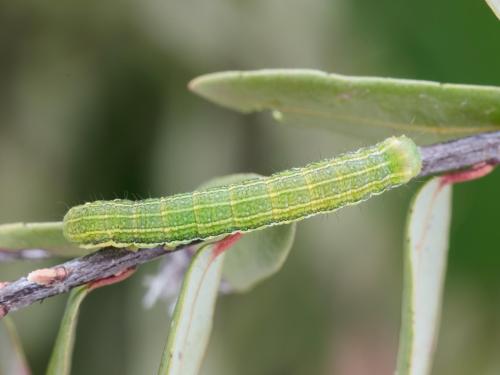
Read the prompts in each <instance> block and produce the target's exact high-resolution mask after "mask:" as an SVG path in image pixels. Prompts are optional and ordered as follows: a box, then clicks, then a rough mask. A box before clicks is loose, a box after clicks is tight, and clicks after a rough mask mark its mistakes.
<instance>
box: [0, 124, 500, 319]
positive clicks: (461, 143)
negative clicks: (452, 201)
mask: <svg viewBox="0 0 500 375" xmlns="http://www.w3.org/2000/svg"><path fill="white" fill-rule="evenodd" d="M420 149H421V153H422V159H423V169H422V172H421V173H420V176H429V175H432V174H438V173H443V172H448V171H454V170H460V169H466V168H468V167H471V166H474V165H477V164H480V163H489V164H498V163H500V131H499V132H493V133H483V134H479V135H474V136H471V137H466V138H462V139H458V140H454V141H450V142H445V143H439V144H434V145H431V146H425V147H421V148H420ZM180 249H181V248H179V249H176V250H180ZM170 251H171V250H170ZM170 251H166V250H164V249H163V248H161V247H157V248H153V249H141V250H138V251H128V250H123V249H114V248H107V249H103V250H100V251H98V252H96V253H93V254H90V255H87V256H84V257H81V258H76V259H72V260H70V261H67V262H65V263H62V264H60V265H58V266H54V267H53V269H57V270H64V272H63V274H64V278H62V279H59V280H56V281H54V282H53V283H50V284H48V285H40V284H36V283H33V282H30V281H28V279H27V278H26V277H22V278H20V279H18V280H16V281H14V282H12V283H10V284H8V285H6V286H3V287H1V286H0V318H1V317H2V316H4V315H5V314H7V313H8V312H9V311H14V310H17V309H20V308H22V307H26V306H29V305H31V304H33V303H35V302H37V301H42V300H44V299H45V298H48V297H51V296H54V295H57V294H61V293H65V292H67V291H69V290H70V289H71V288H74V287H76V286H79V285H83V284H87V283H90V282H92V281H96V280H99V279H103V278H106V277H110V276H113V275H116V274H118V273H120V272H122V271H124V270H126V269H128V268H131V267H135V266H137V265H140V264H143V263H145V262H148V261H150V260H153V259H155V258H158V257H160V256H162V255H165V254H168V253H169V252H170Z"/></svg>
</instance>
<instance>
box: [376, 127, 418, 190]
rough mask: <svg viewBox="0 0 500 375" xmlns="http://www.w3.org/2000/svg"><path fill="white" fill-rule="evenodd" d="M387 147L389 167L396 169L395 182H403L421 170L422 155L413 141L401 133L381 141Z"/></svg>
mask: <svg viewBox="0 0 500 375" xmlns="http://www.w3.org/2000/svg"><path fill="white" fill-rule="evenodd" d="M383 144H384V145H383V147H387V155H388V159H389V162H390V164H391V168H392V170H394V171H397V181H394V182H395V183H397V184H404V183H407V182H408V181H410V180H411V179H412V178H414V177H416V176H418V174H419V173H420V171H421V170H422V155H421V154H420V149H419V147H418V146H417V145H416V144H415V142H414V141H413V140H412V139H411V138H409V137H407V136H405V135H402V136H400V137H391V138H388V139H386V140H385V141H384V142H383Z"/></svg>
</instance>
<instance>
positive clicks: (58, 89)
mask: <svg viewBox="0 0 500 375" xmlns="http://www.w3.org/2000/svg"><path fill="white" fill-rule="evenodd" d="M499 41H500V22H498V20H497V19H496V18H495V16H494V15H493V13H492V12H491V11H490V10H489V8H488V7H487V5H486V3H484V2H483V1H477V0H441V1H431V0H421V1H406V0H405V1H396V0H378V1H369V0H365V1H362V0H308V1H299V0H252V1H243V0H185V1H180V0H178V1H175V0H170V1H168V0H141V1H138V0H135V1H134V0H128V1H127V0H124V1H112V0H108V1H95V0H89V1H86V2H56V3H47V2H40V1H34V0H25V1H22V2H15V1H12V2H7V1H2V2H1V3H0V181H1V183H0V222H14V221H49V220H60V218H61V217H62V216H63V214H64V213H65V211H66V209H67V208H68V207H70V206H72V205H74V204H78V203H81V202H84V201H87V200H93V199H100V198H116V197H129V198H136V197H139V198H144V197H150V196H161V195H167V194H171V193H176V192H182V191H189V190H192V189H194V188H195V187H196V186H197V185H199V184H200V183H202V182H204V181H206V180H208V179H210V178H212V177H214V176H220V175H224V174H230V173H236V172H257V173H261V174H270V173H272V172H275V171H279V170H281V169H284V168H288V167H292V166H300V165H303V164H306V163H307V162H309V161H314V160H317V159H321V158H323V157H327V156H332V155H335V154H337V153H339V152H341V151H345V150H348V149H353V148H356V147H359V146H361V145H366V144H367V140H366V139H360V138H354V137H347V136H345V135H338V134H333V133H327V132H325V131H320V130H318V131H315V130H311V129H305V128H298V127H297V128H294V127H286V126H280V125H276V124H274V123H273V122H272V120H271V118H270V116H269V115H267V114H262V115H247V116H244V115H240V114H237V113H232V112H229V111H227V110H224V109H222V108H218V107H215V106H214V105H212V104H210V103H208V102H205V101H203V100H202V99H200V98H198V97H196V96H195V95H193V94H191V93H189V92H188V91H187V89H186V84H187V82H188V81H189V80H190V79H191V78H194V77H195V76H197V75H200V74H203V73H208V72H213V71H221V70H229V69H232V70H234V69H258V68H273V67H275V68H283V67H291V68H293V67H296V68H315V69H321V70H325V71H332V72H337V73H344V74H353V75H377V76H392V77H400V78H412V79H431V80H438V81H446V82H456V83H475V84H491V85H500V69H499V67H500V48H499ZM370 143H372V141H370ZM499 183H500V173H499V172H498V171H497V172H496V173H494V174H493V175H491V176H489V177H487V178H484V179H482V180H479V181H475V182H470V183H468V184H464V185H460V186H457V187H456V188H455V190H454V217H453V226H452V237H451V248H450V261H449V273H448V275H447V280H446V290H445V301H444V307H443V322H442V327H441V334H440V338H439V343H438V349H437V356H436V361H435V366H434V373H435V374H498V373H500V357H499V356H498V355H497V353H498V351H499V349H500V272H498V271H499V269H500V253H499V251H498V250H499V244H500V230H499V224H500V215H499V212H500V200H499V199H498V191H499V189H498V186H499ZM416 185H418V184H413V186H412V187H411V188H401V189H398V190H395V191H393V192H391V193H389V194H385V195H383V196H381V197H377V198H375V199H373V200H370V201H369V202H367V203H365V204H362V205H359V206H356V207H354V208H349V209H346V210H343V211H341V212H338V213H335V214H330V215H327V216H321V217H317V218H314V219H311V220H308V221H307V222H303V223H301V224H300V225H299V230H298V235H297V241H296V244H295V245H294V248H293V250H292V253H291V256H290V258H289V259H288V261H287V262H286V263H285V266H284V268H283V269H282V271H281V272H279V273H278V274H277V275H275V276H274V277H273V278H271V279H270V280H268V281H266V282H264V283H262V284H260V285H259V286H258V287H257V288H255V289H254V290H253V291H252V292H250V293H248V294H244V295H231V296H225V297H222V298H220V299H219V302H218V306H217V311H216V319H215V326H214V332H213V335H212V339H211V342H210V347H209V351H208V353H207V358H206V361H205V365H204V369H203V373H204V374H218V375H219V374H221V375H224V374H241V375H246V374H266V375H267V374H268V375H274V374H277V375H278V374H349V375H351V374H390V373H392V371H393V369H394V363H395V357H396V352H397V343H398V329H399V323H400V302H401V301H400V300H401V288H402V285H401V280H402V239H403V228H404V220H405V214H406V209H407V205H408V201H409V199H410V197H411V194H412V192H413V191H414V188H415V187H416ZM495 193H497V194H495ZM43 264H53V263H50V262H45V263H42V264H40V263H37V264H33V263H31V264H29V263H19V262H17V263H9V264H0V280H9V279H14V278H16V277H19V276H20V275H22V274H24V273H26V272H28V271H29V270H31V269H33V268H34V267H39V266H42V265H43ZM157 267H158V265H157V263H151V264H148V265H147V266H145V267H142V268H141V269H140V270H139V272H137V274H136V275H135V276H134V277H133V278H132V279H130V280H128V281H126V282H124V283H122V284H120V285H116V286H112V287H109V288H105V289H103V290H98V291H96V292H94V293H93V294H92V295H91V296H90V297H89V298H88V299H87V300H86V301H85V303H84V306H83V309H82V314H81V319H80V323H79V327H78V336H77V342H76V348H75V350H76V351H75V358H74V364H73V373H74V374H89V373H92V374H153V373H156V369H157V367H158V363H159V360H160V356H161V352H162V350H163V346H164V342H165V340H166V335H167V331H168V324H169V317H168V313H167V306H166V304H165V303H159V304H157V305H156V306H155V307H154V308H153V309H151V310H145V309H144V308H143V307H142V298H143V295H144V293H145V291H146V288H145V287H144V278H145V276H146V275H148V274H153V273H154V272H155V271H156V269H157ZM66 297H67V296H66V295H63V296H59V297H56V298H52V299H50V300H47V301H45V302H44V303H43V304H37V305H34V306H31V307H30V308H27V309H25V310H22V311H20V312H17V313H15V314H12V316H13V317H14V319H15V321H16V323H17V325H18V329H19V331H20V333H21V336H22V339H23V343H24V345H25V347H26V350H27V355H28V358H29V360H30V362H31V364H32V366H33V369H34V373H36V374H38V373H42V372H43V371H44V369H45V367H46V364H47V361H48V358H49V355H50V351H51V347H52V344H53V341H54V338H55V335H56V333H57V329H58V325H59V322H60V319H61V315H62V312H63V308H64V303H65V299H66Z"/></svg>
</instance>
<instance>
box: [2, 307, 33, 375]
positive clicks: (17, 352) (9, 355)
mask: <svg viewBox="0 0 500 375" xmlns="http://www.w3.org/2000/svg"><path fill="white" fill-rule="evenodd" d="M0 374H8V375H10V374H14V375H29V374H31V370H30V367H29V365H28V361H27V360H26V356H25V354H24V350H23V346H22V344H21V340H20V338H19V335H18V333H17V330H16V326H15V325H14V322H13V320H12V319H11V318H10V317H8V316H6V317H4V318H3V319H2V322H1V323H0Z"/></svg>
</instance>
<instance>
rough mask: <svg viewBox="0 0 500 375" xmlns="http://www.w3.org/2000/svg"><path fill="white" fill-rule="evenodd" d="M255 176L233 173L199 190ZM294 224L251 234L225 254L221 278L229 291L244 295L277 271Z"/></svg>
mask: <svg viewBox="0 0 500 375" xmlns="http://www.w3.org/2000/svg"><path fill="white" fill-rule="evenodd" d="M257 177H261V176H260V175H258V174H254V173H248V174H233V175H230V176H225V177H219V178H215V179H213V180H210V181H209V182H208V183H206V184H204V185H202V186H201V187H200V188H202V189H203V188H207V187H213V186H221V185H225V184H231V183H237V182H240V181H243V180H246V179H250V178H257ZM295 228H296V223H292V224H286V225H278V226H272V227H269V228H266V229H264V230H259V231H255V232H251V233H245V234H244V235H243V237H242V238H241V239H240V240H239V241H238V242H236V244H235V245H234V246H233V247H231V250H230V251H228V252H227V253H226V255H225V260H224V268H223V271H222V279H223V281H224V282H226V283H228V285H229V287H230V291H232V292H244V291H248V290H249V289H251V288H252V287H253V286H255V285H256V284H257V283H259V282H260V281H262V280H264V279H266V278H268V277H270V276H272V275H273V274H274V273H276V272H277V271H279V270H280V268H281V266H282V265H283V263H284V262H285V260H286V258H287V257H288V254H289V253H290V250H291V248H292V245H293V241H294V239H295Z"/></svg>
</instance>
